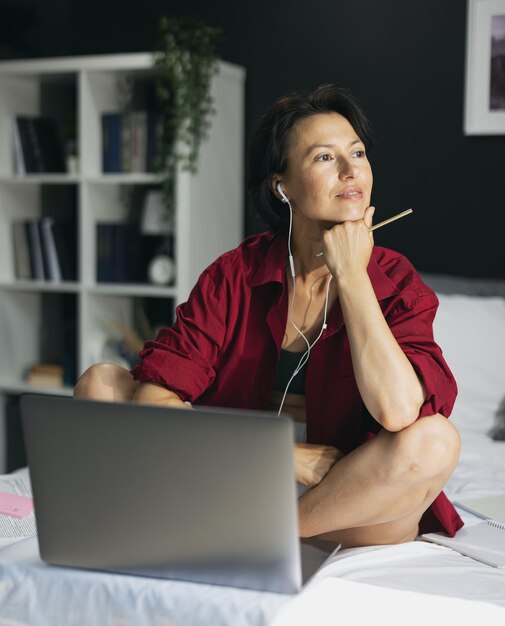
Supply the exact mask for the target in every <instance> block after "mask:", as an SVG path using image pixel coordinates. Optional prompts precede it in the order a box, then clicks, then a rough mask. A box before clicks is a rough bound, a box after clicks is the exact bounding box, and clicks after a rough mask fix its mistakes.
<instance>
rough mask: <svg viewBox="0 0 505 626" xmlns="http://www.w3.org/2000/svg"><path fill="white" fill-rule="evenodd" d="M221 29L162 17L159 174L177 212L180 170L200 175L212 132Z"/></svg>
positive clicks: (157, 60)
mask: <svg viewBox="0 0 505 626" xmlns="http://www.w3.org/2000/svg"><path fill="white" fill-rule="evenodd" d="M220 35H221V29H219V28H215V27H211V26H208V25H206V24H204V23H202V22H200V21H197V20H194V19H192V18H186V17H183V18H179V17H162V18H161V21H160V44H159V46H158V50H157V51H156V52H155V53H154V58H155V66H156V68H157V70H158V72H157V84H156V91H157V98H158V105H159V111H160V116H161V142H160V149H159V158H158V166H157V169H158V172H159V173H160V174H161V175H162V177H163V178H162V192H163V198H164V201H165V204H166V206H167V208H168V209H169V210H172V209H173V206H174V198H175V180H176V173H177V166H178V164H180V166H181V168H182V169H183V170H187V171H190V172H191V173H196V171H197V165H198V153H199V148H200V145H201V143H202V141H204V140H205V139H206V138H207V136H208V133H209V130H210V127H211V117H212V115H213V114H214V112H215V111H214V101H213V98H212V95H211V83H212V77H213V76H214V74H215V73H216V72H217V71H218V58H217V52H216V46H217V42H218V40H219V37H220Z"/></svg>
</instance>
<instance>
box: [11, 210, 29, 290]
mask: <svg viewBox="0 0 505 626" xmlns="http://www.w3.org/2000/svg"><path fill="white" fill-rule="evenodd" d="M12 245H13V250H14V273H15V276H16V278H18V279H19V280H30V279H31V277H32V269H31V265H30V248H29V245H30V244H29V241H28V238H27V232H26V227H25V222H24V220H15V221H14V222H12Z"/></svg>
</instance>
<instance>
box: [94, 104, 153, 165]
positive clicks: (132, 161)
mask: <svg viewBox="0 0 505 626" xmlns="http://www.w3.org/2000/svg"><path fill="white" fill-rule="evenodd" d="M160 141H161V123H160V117H159V115H157V114H156V113H155V112H154V111H149V110H138V111H128V112H123V113H120V112H114V111H112V112H105V113H102V169H103V172H104V173H106V174H111V173H131V172H140V173H143V172H154V171H155V169H156V160H157V156H158V152H159V145H160Z"/></svg>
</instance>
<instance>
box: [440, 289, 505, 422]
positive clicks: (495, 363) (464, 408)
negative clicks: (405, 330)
mask: <svg viewBox="0 0 505 626" xmlns="http://www.w3.org/2000/svg"><path fill="white" fill-rule="evenodd" d="M437 296H438V299H439V300H440V306H439V309H438V312H437V316H436V318H435V323H434V327H433V330H434V334H435V341H436V342H437V343H438V344H439V346H440V347H441V348H442V351H443V353H444V357H445V360H446V361H447V364H448V365H449V367H450V368H451V370H452V373H453V374H454V377H455V378H456V382H457V383H458V389H459V393H458V398H457V400H456V404H455V406H454V409H453V412H452V415H451V419H452V420H453V421H454V424H455V425H456V426H457V427H458V426H460V427H463V428H468V429H471V430H473V431H479V432H487V431H488V430H489V429H490V428H491V427H492V426H493V423H494V416H495V413H496V411H497V410H498V407H499V406H500V404H501V402H502V401H503V399H504V398H505V298H498V297H481V296H463V295H445V294H437Z"/></svg>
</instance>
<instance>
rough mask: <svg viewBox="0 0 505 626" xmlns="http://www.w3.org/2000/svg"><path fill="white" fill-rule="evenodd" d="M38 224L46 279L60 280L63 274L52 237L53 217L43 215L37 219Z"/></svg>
mask: <svg viewBox="0 0 505 626" xmlns="http://www.w3.org/2000/svg"><path fill="white" fill-rule="evenodd" d="M38 224H39V228H40V238H41V241H42V257H43V260H44V273H45V276H46V279H47V280H50V281H52V282H61V280H62V277H63V274H62V271H61V265H60V259H59V257H58V252H57V250H56V241H55V238H54V219H53V218H52V217H43V218H42V219H41V220H39V221H38Z"/></svg>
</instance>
